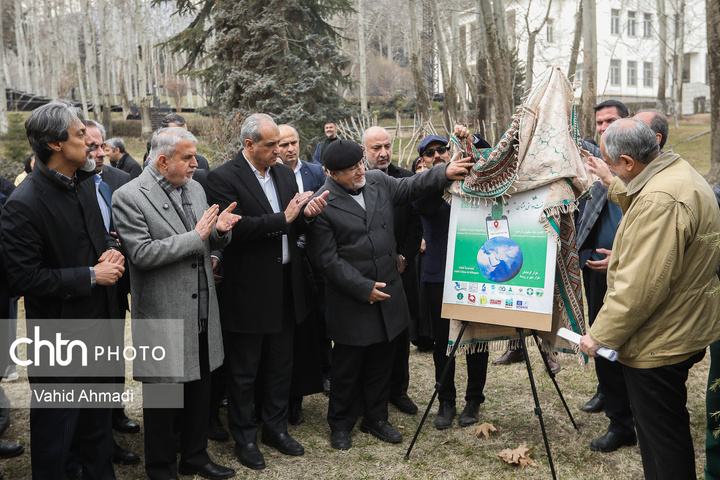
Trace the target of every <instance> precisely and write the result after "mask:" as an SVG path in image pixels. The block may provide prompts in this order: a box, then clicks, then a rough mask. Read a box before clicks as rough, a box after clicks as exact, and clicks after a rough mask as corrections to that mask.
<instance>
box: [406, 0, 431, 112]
mask: <svg viewBox="0 0 720 480" xmlns="http://www.w3.org/2000/svg"><path fill="white" fill-rule="evenodd" d="M408 6H409V7H410V68H411V69H412V74H413V83H414V84H415V98H416V99H417V104H418V113H419V115H420V120H421V121H425V120H429V119H430V117H431V113H430V98H429V97H430V95H429V94H428V88H427V83H426V82H425V79H424V78H423V76H422V67H421V65H420V39H419V38H418V24H417V5H416V3H415V0H408Z"/></svg>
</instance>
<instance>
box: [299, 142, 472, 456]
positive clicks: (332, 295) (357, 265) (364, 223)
mask: <svg viewBox="0 0 720 480" xmlns="http://www.w3.org/2000/svg"><path fill="white" fill-rule="evenodd" d="M323 158H324V159H325V168H326V169H327V170H328V175H329V176H328V178H327V180H326V181H325V185H324V186H323V188H321V189H320V190H319V191H318V192H317V193H316V195H323V194H325V193H324V192H325V191H328V192H329V195H328V194H326V195H327V198H326V201H327V207H326V208H325V210H324V211H323V212H322V213H321V214H320V215H318V216H317V219H316V221H315V224H314V226H313V227H312V228H311V229H310V231H309V233H308V241H307V245H308V250H309V253H310V258H311V259H312V262H313V264H314V265H315V266H316V267H317V268H318V269H319V270H320V272H321V273H322V274H323V275H324V276H325V286H326V293H327V321H328V334H329V335H330V338H331V339H332V340H333V341H334V342H335V345H334V347H333V363H332V370H331V374H330V384H331V385H332V388H331V389H330V405H329V407H328V423H329V424H330V430H331V434H330V444H331V446H332V447H333V448H336V449H340V450H347V449H349V448H350V447H351V446H352V441H351V438H350V431H351V430H352V429H353V427H354V426H355V423H356V422H357V418H358V414H359V399H360V398H362V399H363V401H364V412H363V422H362V424H361V426H360V429H361V430H362V431H363V432H367V433H370V434H372V435H373V436H375V437H377V438H379V439H380V440H383V441H386V442H391V443H399V442H401V441H402V435H400V433H399V432H398V431H397V430H395V428H393V426H392V425H391V424H390V423H389V422H388V421H387V418H388V410H387V405H388V397H389V394H390V390H389V388H390V375H391V371H392V368H391V367H390V366H391V365H392V364H393V363H392V360H393V355H394V348H395V344H394V342H393V340H394V339H395V338H396V337H397V336H398V335H399V334H400V333H401V332H402V331H404V330H405V329H407V328H408V324H409V321H410V315H409V313H408V307H407V301H406V300H405V292H404V290H403V285H402V280H401V278H400V273H399V271H398V267H399V263H398V262H400V260H399V257H398V254H397V249H396V248H395V233H394V221H393V206H394V205H400V204H403V203H408V202H410V201H412V200H414V199H416V198H419V197H422V196H424V195H427V194H428V193H430V192H433V191H436V190H441V189H443V188H445V187H447V186H448V185H450V181H451V180H460V179H463V178H464V177H465V176H466V175H467V174H468V168H470V167H472V165H473V163H472V162H468V161H462V160H460V161H454V162H450V163H447V164H443V165H439V166H437V167H434V168H432V169H431V170H429V171H428V172H425V173H422V174H420V175H414V176H412V177H407V178H401V179H398V178H393V177H390V176H388V175H386V174H384V173H383V172H379V171H369V172H367V173H366V172H365V166H364V164H363V151H362V149H361V148H360V146H359V145H358V144H356V143H355V142H352V141H349V140H337V141H335V142H333V143H332V144H331V145H329V146H328V147H327V149H326V150H325V156H324V157H323ZM464 160H467V159H464Z"/></svg>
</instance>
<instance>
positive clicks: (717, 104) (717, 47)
mask: <svg viewBox="0 0 720 480" xmlns="http://www.w3.org/2000/svg"><path fill="white" fill-rule="evenodd" d="M705 15H706V28H707V46H708V61H709V66H708V68H709V70H710V71H709V74H710V102H711V103H710V130H711V131H712V133H711V135H710V138H711V140H710V142H711V143H710V145H711V146H710V172H709V173H708V175H707V181H708V182H709V183H710V185H717V183H718V182H720V3H719V2H718V1H717V0H705Z"/></svg>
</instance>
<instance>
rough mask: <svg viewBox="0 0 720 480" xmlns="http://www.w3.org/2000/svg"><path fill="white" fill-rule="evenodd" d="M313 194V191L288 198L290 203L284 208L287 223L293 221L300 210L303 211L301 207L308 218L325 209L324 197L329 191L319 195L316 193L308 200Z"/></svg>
mask: <svg viewBox="0 0 720 480" xmlns="http://www.w3.org/2000/svg"><path fill="white" fill-rule="evenodd" d="M314 194H315V192H313V191H307V192H302V193H296V194H295V196H294V197H293V198H292V200H290V203H288V206H287V207H286V208H285V220H286V221H287V223H292V222H293V221H295V219H296V218H297V216H298V215H299V214H300V212H301V211H303V207H304V209H305V210H304V211H303V214H304V215H305V216H306V217H308V218H313V217H317V216H318V215H320V214H321V213H322V211H323V210H325V207H327V202H326V201H325V199H326V198H327V196H328V195H330V192H329V191H325V192H323V193H322V194H321V195H318V196H317V197H315V198H313V199H312V200H310V198H311V197H312V196H313V195H314ZM308 200H309V201H308Z"/></svg>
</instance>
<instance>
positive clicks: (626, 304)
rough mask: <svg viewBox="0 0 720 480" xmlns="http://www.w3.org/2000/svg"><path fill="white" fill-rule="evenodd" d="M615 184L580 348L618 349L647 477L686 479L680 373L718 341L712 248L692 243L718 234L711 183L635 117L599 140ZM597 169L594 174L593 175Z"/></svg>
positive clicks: (719, 303)
mask: <svg viewBox="0 0 720 480" xmlns="http://www.w3.org/2000/svg"><path fill="white" fill-rule="evenodd" d="M600 148H601V152H602V154H603V160H604V161H605V163H606V164H607V168H609V170H610V171H611V172H612V173H613V174H615V176H616V178H615V179H614V180H613V181H612V183H611V184H610V187H609V190H608V198H609V199H610V201H612V202H614V203H616V204H618V205H619V206H620V208H621V209H622V210H623V219H622V221H621V222H620V226H619V227H618V231H617V235H616V237H615V242H614V244H613V248H612V255H611V256H610V264H609V266H608V277H607V283H608V289H607V293H606V295H605V302H604V305H603V307H602V309H601V310H600V313H599V314H598V316H597V319H596V320H595V323H594V324H593V326H592V328H591V329H590V332H589V334H588V335H585V336H583V337H582V340H581V344H580V347H581V350H582V351H583V352H584V353H587V354H588V355H591V356H596V355H597V349H598V348H599V347H600V346H603V347H608V348H611V349H614V350H617V351H618V354H619V357H618V360H619V361H620V362H621V363H622V364H623V370H624V373H625V383H626V385H627V389H628V395H629V398H630V404H631V406H632V411H633V417H634V420H635V425H636V428H637V434H638V440H639V443H640V453H641V455H642V460H643V469H644V471H645V478H646V479H689V478H695V454H694V452H693V443H692V438H691V436H690V422H689V415H688V411H687V408H686V403H687V389H686V386H685V382H686V380H687V376H688V371H689V369H690V367H692V366H693V365H694V364H695V363H697V362H699V361H700V360H701V359H702V358H703V356H704V355H705V347H707V346H708V345H709V344H711V343H713V342H715V341H716V340H718V339H720V320H719V319H718V313H717V312H718V310H719V309H720V296H713V297H711V296H709V295H708V292H709V291H710V290H712V289H713V288H715V287H717V286H718V285H720V283H719V282H718V279H717V277H716V275H715V269H716V267H717V265H718V260H720V251H718V250H716V249H713V248H712V247H711V245H710V242H708V241H705V240H703V239H702V238H701V237H702V236H703V235H707V234H710V233H714V232H718V231H720V212H719V211H718V208H717V201H716V200H715V196H714V194H713V192H712V190H711V189H710V186H709V185H708V184H707V182H706V181H705V180H704V179H703V177H702V176H700V174H698V173H697V172H696V171H695V169H694V168H693V167H692V166H691V165H690V164H688V163H687V162H686V161H685V160H683V159H682V158H680V156H679V155H677V154H674V153H672V152H671V151H668V152H665V153H663V154H662V155H659V151H658V143H657V139H656V137H655V134H654V132H653V131H652V130H651V129H650V127H648V126H647V124H645V123H644V122H642V121H640V120H637V119H622V120H618V121H616V122H615V123H614V124H613V125H611V126H610V127H609V128H608V129H607V130H606V131H605V133H604V134H603V137H602V140H601V144H600ZM602 167H603V166H602V165H598V166H597V168H598V169H600V170H602Z"/></svg>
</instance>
